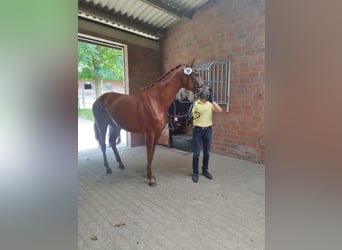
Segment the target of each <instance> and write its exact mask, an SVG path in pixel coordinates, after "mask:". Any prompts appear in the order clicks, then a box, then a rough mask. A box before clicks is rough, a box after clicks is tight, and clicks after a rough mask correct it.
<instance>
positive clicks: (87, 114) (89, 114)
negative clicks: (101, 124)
mask: <svg viewBox="0 0 342 250" xmlns="http://www.w3.org/2000/svg"><path fill="white" fill-rule="evenodd" d="M78 116H80V117H83V118H85V119H88V120H91V121H94V115H93V111H92V110H91V109H79V110H78Z"/></svg>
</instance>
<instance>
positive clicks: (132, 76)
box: [127, 44, 162, 147]
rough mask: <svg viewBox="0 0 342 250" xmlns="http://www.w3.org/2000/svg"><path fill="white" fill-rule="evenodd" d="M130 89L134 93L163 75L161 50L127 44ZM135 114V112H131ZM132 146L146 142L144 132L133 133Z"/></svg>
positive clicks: (130, 92)
mask: <svg viewBox="0 0 342 250" xmlns="http://www.w3.org/2000/svg"><path fill="white" fill-rule="evenodd" d="M127 52H128V77H129V90H128V93H129V94H132V93H134V92H135V91H137V90H138V89H140V88H142V87H144V86H147V85H149V84H151V83H153V82H155V80H156V79H158V78H159V77H160V76H161V72H162V70H161V64H160V60H161V59H160V51H159V50H153V49H148V48H144V47H140V46H136V45H132V44H128V46H127ZM131 115H134V114H131ZM130 143H131V145H130V146H132V147H134V146H139V145H143V144H145V140H144V136H143V135H142V134H136V133H131V140H130Z"/></svg>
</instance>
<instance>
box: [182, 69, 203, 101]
mask: <svg viewBox="0 0 342 250" xmlns="http://www.w3.org/2000/svg"><path fill="white" fill-rule="evenodd" d="M192 73H193V70H192V68H191V67H189V66H185V69H184V74H185V75H187V76H188V77H190V79H191V81H192V83H193V84H194V85H195V90H194V91H193V92H194V93H195V94H196V95H199V94H200V93H201V92H202V91H203V90H204V89H203V88H204V87H208V84H207V83H206V82H203V83H202V84H201V85H200V84H199V83H198V81H197V80H196V79H195V77H194V76H193V75H192Z"/></svg>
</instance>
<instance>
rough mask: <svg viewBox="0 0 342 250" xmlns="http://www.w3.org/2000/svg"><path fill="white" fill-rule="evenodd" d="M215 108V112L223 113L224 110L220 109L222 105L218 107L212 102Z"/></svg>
mask: <svg viewBox="0 0 342 250" xmlns="http://www.w3.org/2000/svg"><path fill="white" fill-rule="evenodd" d="M211 103H212V104H213V106H214V111H215V112H222V108H221V107H220V105H218V104H217V103H216V102H215V101H212V102H211Z"/></svg>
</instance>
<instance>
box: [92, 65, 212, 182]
mask: <svg viewBox="0 0 342 250" xmlns="http://www.w3.org/2000/svg"><path fill="white" fill-rule="evenodd" d="M193 64H194V60H193V61H192V62H191V63H190V65H189V66H186V65H178V66H177V67H175V68H173V69H171V70H170V71H169V72H168V73H166V74H165V75H163V76H162V77H161V78H159V80H157V81H156V82H155V83H154V84H152V85H150V86H148V87H145V88H143V89H141V90H139V91H137V92H136V93H134V94H131V95H124V94H119V93H115V92H110V93H105V94H103V95H101V96H100V97H98V98H97V99H96V101H95V102H94V104H93V114H94V118H95V126H94V127H95V136H96V139H97V140H98V142H99V144H100V146H101V150H102V155H103V160H104V166H105V168H106V170H107V171H106V172H107V173H111V172H112V170H111V168H110V167H109V166H108V161H107V156H106V144H105V138H106V131H107V126H109V144H110V145H111V147H112V150H113V152H114V155H115V158H116V160H117V162H118V163H119V167H120V168H121V169H124V168H125V166H124V164H123V163H122V161H121V158H120V155H119V153H118V150H117V148H116V143H117V140H120V137H119V136H120V130H121V128H122V129H124V130H126V131H128V132H134V133H142V134H143V135H144V137H145V143H146V150H147V167H146V169H147V177H148V179H149V185H151V186H152V185H154V184H155V183H156V181H155V178H154V176H153V175H152V166H151V165H152V160H153V155H154V150H155V145H156V142H157V140H158V138H159V137H160V135H161V132H162V130H163V129H164V128H165V125H166V123H167V122H168V109H169V107H170V105H171V103H172V102H173V101H174V99H175V97H176V94H177V92H178V90H179V89H181V88H186V89H189V90H192V91H194V92H195V91H196V92H197V93H199V92H201V91H202V89H204V88H207V85H205V84H204V83H203V80H202V79H201V77H200V76H199V73H198V71H196V70H193V69H192V66H193Z"/></svg>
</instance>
